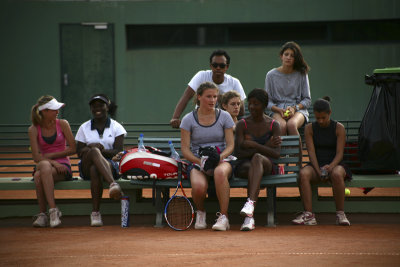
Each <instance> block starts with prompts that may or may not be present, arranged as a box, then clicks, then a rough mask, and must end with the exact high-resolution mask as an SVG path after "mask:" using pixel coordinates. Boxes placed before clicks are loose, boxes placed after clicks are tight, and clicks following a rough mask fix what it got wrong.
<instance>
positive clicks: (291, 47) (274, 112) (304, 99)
mask: <svg viewBox="0 0 400 267" xmlns="http://www.w3.org/2000/svg"><path fill="white" fill-rule="evenodd" d="M279 55H280V59H281V61H282V65H281V66H280V67H278V68H274V69H272V70H270V71H269V72H268V73H267V77H266V79H265V90H266V91H267V93H268V98H269V101H268V106H267V109H268V110H269V111H271V116H272V117H273V118H274V119H275V120H277V121H278V122H279V124H280V126H281V133H282V135H286V134H287V135H299V131H298V128H300V127H301V126H302V125H303V124H304V123H305V122H308V111H307V109H308V107H309V106H310V105H311V95H310V84H309V82H308V74H307V73H308V71H309V70H310V67H309V66H308V65H307V63H306V62H305V61H304V58H303V55H302V53H301V50H300V46H299V45H298V44H296V43H295V42H287V43H285V44H284V45H283V46H282V48H281V50H280V52H279Z"/></svg>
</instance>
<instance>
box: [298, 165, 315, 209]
mask: <svg viewBox="0 0 400 267" xmlns="http://www.w3.org/2000/svg"><path fill="white" fill-rule="evenodd" d="M318 180H319V178H318V177H317V173H316V172H315V170H314V169H313V167H311V166H306V167H304V168H303V169H301V170H300V177H299V190H300V196H301V201H302V202H303V206H304V210H305V211H308V212H312V189H311V183H315V182H317V181H318Z"/></svg>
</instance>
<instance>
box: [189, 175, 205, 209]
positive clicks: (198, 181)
mask: <svg viewBox="0 0 400 267" xmlns="http://www.w3.org/2000/svg"><path fill="white" fill-rule="evenodd" d="M190 183H191V185H192V199H193V202H194V204H195V205H196V208H197V209H198V210H201V211H204V200H205V199H206V195H207V188H208V182H207V177H206V176H205V175H204V173H202V172H201V171H199V170H196V169H192V171H191V172H190Z"/></svg>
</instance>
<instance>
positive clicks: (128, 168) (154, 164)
mask: <svg viewBox="0 0 400 267" xmlns="http://www.w3.org/2000/svg"><path fill="white" fill-rule="evenodd" d="M163 154H164V155H163ZM165 155H167V154H166V153H164V152H162V151H160V150H158V149H156V148H153V147H147V146H146V152H138V151H137V148H134V149H131V150H128V151H127V153H126V154H125V155H123V156H122V158H121V161H120V164H119V171H120V173H121V174H122V176H123V177H124V178H127V179H176V178H178V163H177V161H176V160H174V159H172V158H170V157H168V156H165ZM182 166H183V167H182V168H183V169H182V177H183V178H184V179H185V178H187V175H186V166H187V164H182Z"/></svg>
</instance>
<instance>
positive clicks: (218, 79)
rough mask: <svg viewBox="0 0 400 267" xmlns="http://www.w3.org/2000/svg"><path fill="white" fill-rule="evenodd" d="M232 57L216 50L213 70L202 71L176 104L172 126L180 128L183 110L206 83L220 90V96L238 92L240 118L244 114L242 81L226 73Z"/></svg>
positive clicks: (213, 57)
mask: <svg viewBox="0 0 400 267" xmlns="http://www.w3.org/2000/svg"><path fill="white" fill-rule="evenodd" d="M229 63H230V57H229V55H228V53H227V52H226V51H224V50H216V51H214V52H213V53H212V54H211V56H210V68H211V70H201V71H199V72H198V73H196V75H195V76H194V77H193V78H192V80H190V82H189V84H188V87H187V88H186V90H185V92H184V93H183V95H182V96H181V98H180V99H179V102H178V104H176V107H175V111H174V114H173V116H172V119H171V121H170V124H171V126H172V127H173V128H179V126H180V124H181V120H180V116H181V114H182V112H183V110H184V109H185V108H186V105H187V103H188V102H189V100H190V99H191V98H192V97H193V96H194V95H195V94H196V90H197V88H198V87H199V86H200V84H202V83H204V82H213V83H215V84H216V85H217V86H218V88H219V93H220V96H221V95H222V94H224V93H225V92H228V91H230V90H234V91H237V92H238V93H239V94H240V98H241V101H242V103H241V105H240V112H239V116H242V115H243V114H244V103H243V101H244V100H245V99H246V94H245V92H244V90H243V87H242V84H241V83H240V81H239V80H238V79H237V78H235V77H232V76H231V75H228V74H226V71H227V70H228V68H229ZM219 101H220V97H218V102H219Z"/></svg>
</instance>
